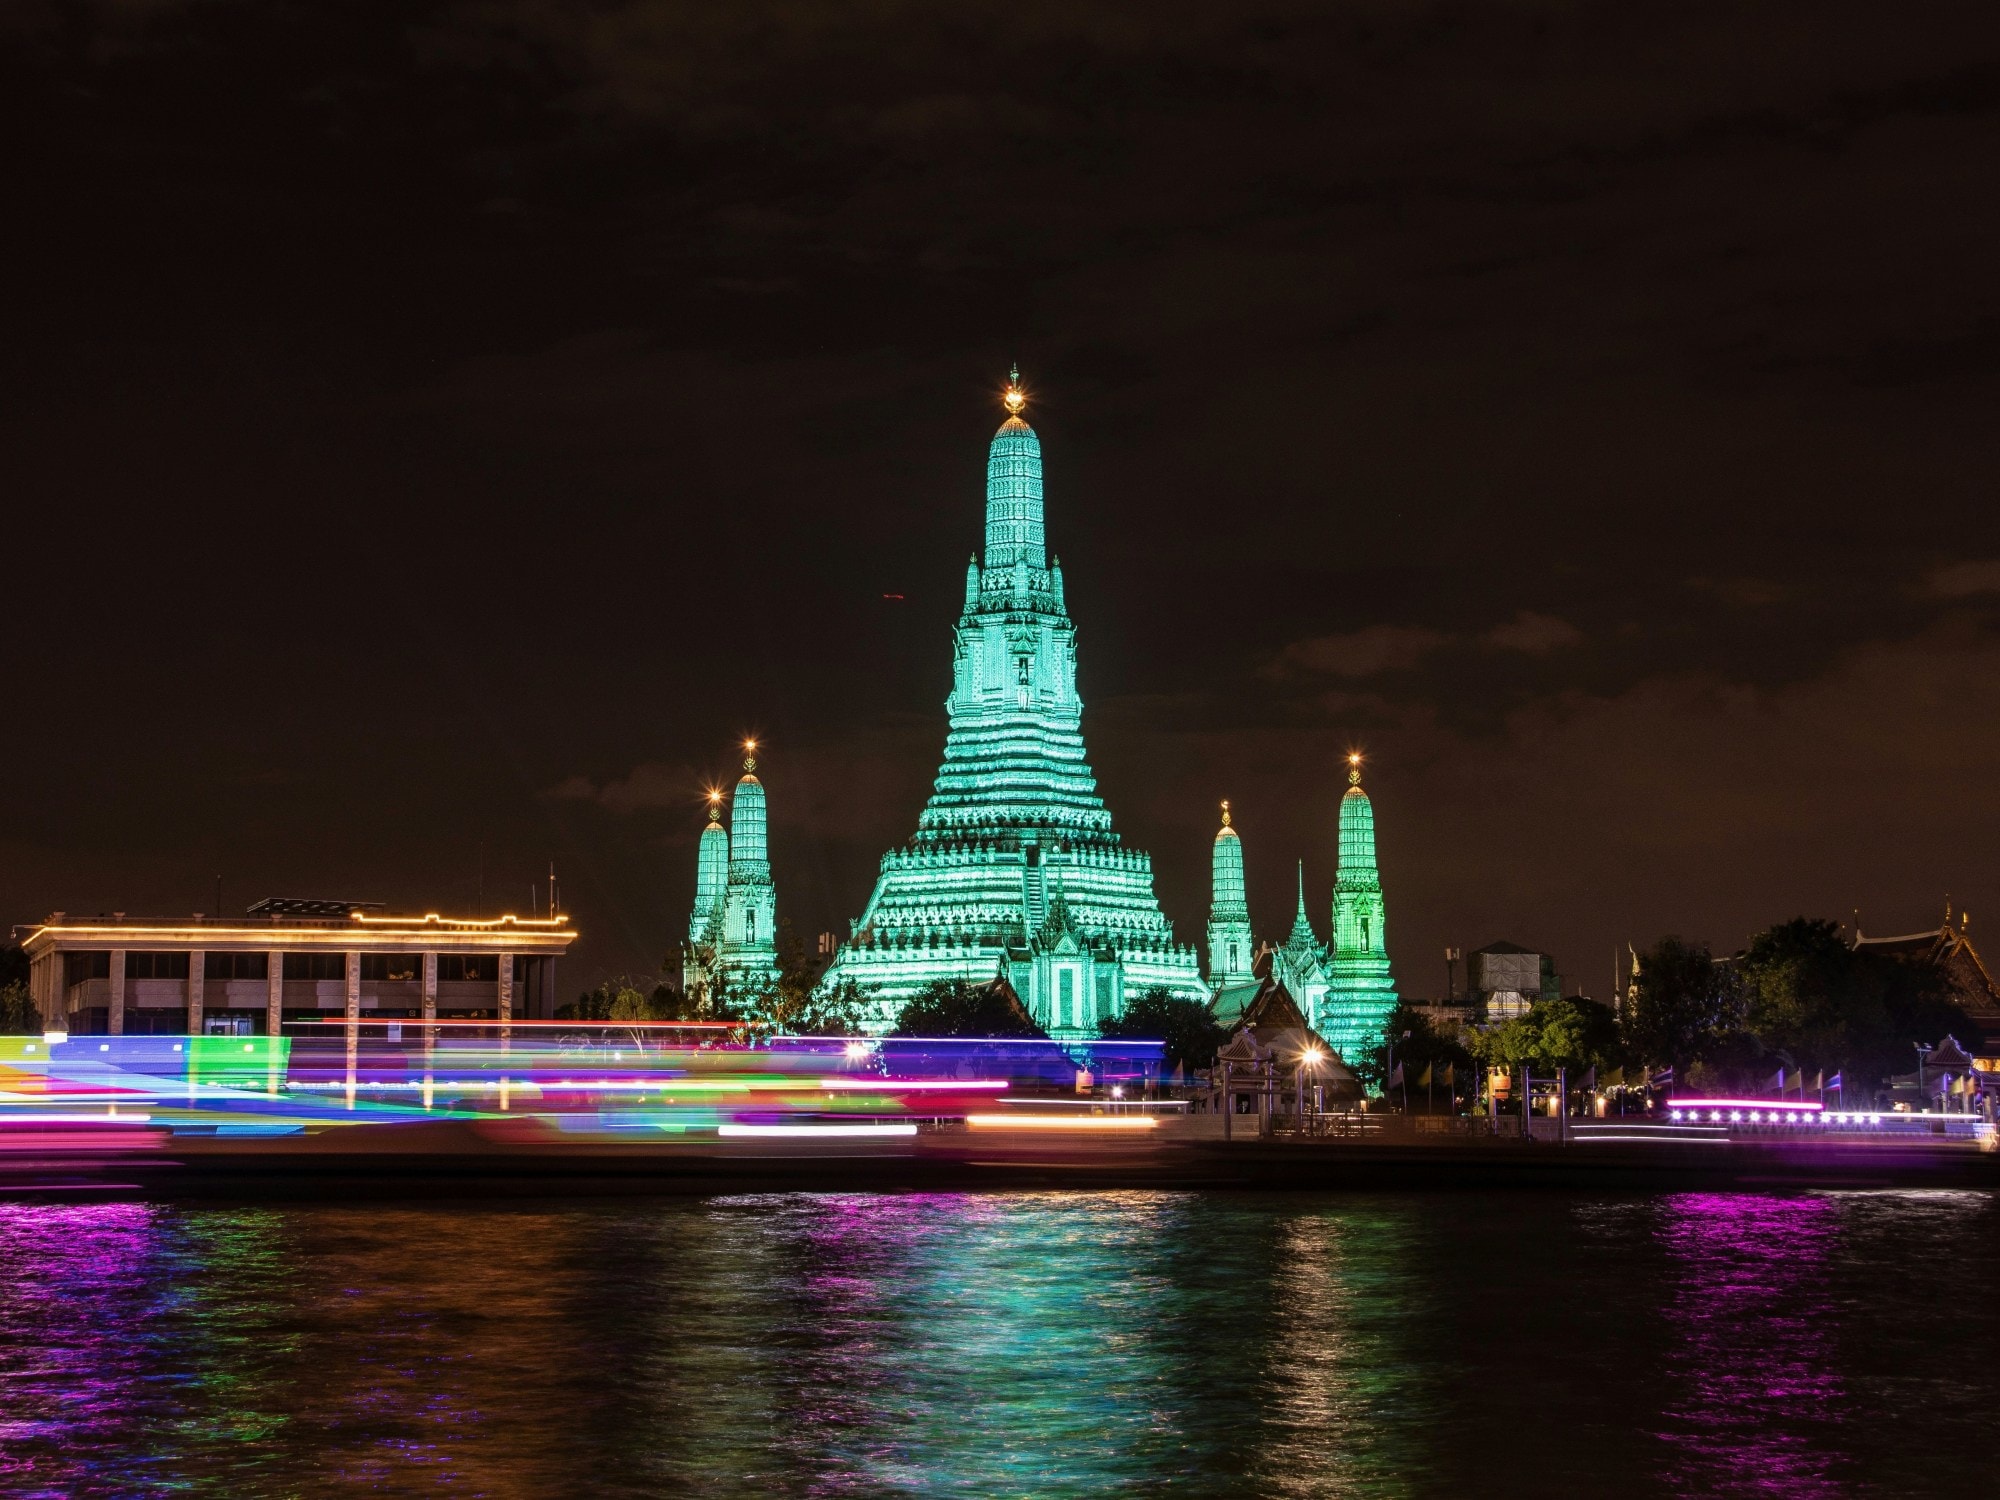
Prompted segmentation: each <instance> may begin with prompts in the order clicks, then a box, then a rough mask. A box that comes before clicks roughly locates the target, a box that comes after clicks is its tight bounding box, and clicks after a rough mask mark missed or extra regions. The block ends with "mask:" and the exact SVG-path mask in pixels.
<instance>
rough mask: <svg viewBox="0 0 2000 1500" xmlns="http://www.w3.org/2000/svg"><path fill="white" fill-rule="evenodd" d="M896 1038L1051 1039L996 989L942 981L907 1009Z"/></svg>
mask: <svg viewBox="0 0 2000 1500" xmlns="http://www.w3.org/2000/svg"><path fill="white" fill-rule="evenodd" d="M890 1035H892V1036H1005V1037H1047V1035H1048V1033H1047V1032H1046V1031H1043V1030H1042V1028H1041V1027H1039V1026H1037V1025H1036V1024H1035V1023H1034V1022H1033V1021H1031V1020H1029V1019H1028V1018H1027V1016H1026V1015H1025V1013H1023V1012H1022V1011H1021V1010H1019V1009H1018V1008H1017V1007H1016V1006H1015V1005H1013V1004H1011V1003H1010V1002H1009V1000H1008V998H1007V996H1006V994H1005V992H1003V991H1002V990H1000V989H999V988H998V987H997V986H995V985H990V984H973V983H971V982H970V981H969V980H964V979H940V980H938V981H936V982H935V983H933V984H930V985H927V986H926V987H925V988H924V990H923V992H922V993H921V994H919V995H917V996H916V998H914V999H913V1000H911V1001H910V1002H909V1003H908V1004H907V1005H905V1006H904V1007H903V1009H902V1011H901V1013H900V1014H898V1015H897V1017H896V1024H895V1027H894V1029H893V1030H892V1031H891V1032H890Z"/></svg>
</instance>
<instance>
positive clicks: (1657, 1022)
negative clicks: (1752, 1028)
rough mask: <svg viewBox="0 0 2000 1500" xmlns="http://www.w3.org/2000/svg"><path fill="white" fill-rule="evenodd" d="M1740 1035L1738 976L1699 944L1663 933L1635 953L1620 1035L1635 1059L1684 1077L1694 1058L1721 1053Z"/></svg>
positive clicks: (1741, 1021) (1741, 1023)
mask: <svg viewBox="0 0 2000 1500" xmlns="http://www.w3.org/2000/svg"><path fill="white" fill-rule="evenodd" d="M1742 1034H1743V1003H1742V994H1741V987H1740V985H1739V984H1738V983H1737V976H1736V974H1735V972H1734V970H1733V969H1732V968H1731V966H1729V965H1728V964H1719V963H1717V962H1716V961H1715V957H1714V955H1713V954H1711V953H1710V952H1709V951H1708V947H1707V945H1706V944H1703V943H1687V942H1683V941H1682V940H1681V939H1679V938H1677V937H1663V938H1661V939H1660V941H1659V942H1658V943H1656V944H1654V945H1653V946H1652V947H1651V948H1649V949H1647V950H1646V952H1644V953H1642V954H1641V955H1640V956H1639V979H1638V984H1637V987H1636V993H1635V994H1634V996H1633V999H1632V1004H1631V1008H1630V1013H1629V1014H1628V1015H1627V1016H1626V1020H1625V1038H1626V1041H1627V1042H1628V1043H1629V1044H1630V1045H1631V1047H1632V1049H1633V1050H1634V1051H1635V1052H1636V1053H1637V1054H1638V1057H1639V1060H1641V1061H1644V1062H1647V1063H1655V1064H1664V1065H1666V1066H1669V1067H1672V1068H1673V1069H1674V1070H1675V1073H1676V1076H1679V1077H1684V1076H1685V1075H1686V1072H1687V1070H1688V1068H1690V1067H1691V1066H1693V1064H1694V1063H1696V1062H1697V1061H1699V1060H1701V1059H1703V1058H1707V1057H1715V1056H1719V1055H1722V1054H1723V1053H1724V1052H1725V1051H1726V1050H1727V1049H1728V1047H1729V1045H1730V1043H1731V1042H1732V1041H1733V1040H1735V1039H1737V1038H1740V1037H1741V1036H1742Z"/></svg>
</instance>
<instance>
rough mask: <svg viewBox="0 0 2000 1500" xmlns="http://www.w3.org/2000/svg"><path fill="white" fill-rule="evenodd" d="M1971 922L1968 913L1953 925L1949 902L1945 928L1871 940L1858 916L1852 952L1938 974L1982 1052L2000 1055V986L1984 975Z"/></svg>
mask: <svg viewBox="0 0 2000 1500" xmlns="http://www.w3.org/2000/svg"><path fill="white" fill-rule="evenodd" d="M1971 922H1972V919H1971V917H1970V916H1968V915H1967V914H1966V913H1965V912H1960V913H1959V914H1958V921H1957V922H1956V924H1954V923H1953V921H1952V910H1951V903H1950V902H1949V901H1947V902H1945V908H1944V923H1943V925H1942V926H1939V927H1936V928H1932V929H1929V930H1927V931H1924V932H1907V933H1903V934H1901V935H1900V936H1897V937H1867V936H1864V935H1863V934H1862V931H1861V921H1860V917H1859V915H1858V914H1857V916H1856V918H1855V923H1854V947H1855V949H1856V951H1857V952H1866V953H1879V954H1882V955H1884V956H1886V957H1889V958H1896V959H1900V960H1902V961H1903V962H1905V963H1912V964H1921V965H1925V966H1928V967H1930V968H1932V969H1935V970H1936V971H1937V972H1938V974H1939V975H1940V976H1941V977H1942V979H1943V981H1944V989H1945V993H1946V995H1947V996H1948V997H1949V998H1950V999H1951V1001H1952V1002H1953V1003H1954V1004H1956V1005H1957V1006H1958V1007H1959V1008H1960V1009H1961V1010H1963V1011H1964V1012H1965V1013H1966V1015H1967V1016H1968V1017H1969V1018H1970V1019H1971V1021H1972V1023H1973V1025H1974V1026H1976V1027H1978V1029H1979V1034H1978V1043H1977V1045H1978V1047H1979V1049H1980V1051H1981V1053H1982V1054H1983V1055H1992V1054H1996V1053H2000V985H1995V984H1994V982H1993V976H1992V975H1991V974H1989V973H1988V972H1987V971H1986V964H1985V962H1984V961H1983V960H1982V959H1981V958H1980V956H1979V950H1978V949H1976V948H1974V947H1973V946H1972V938H1971V935H1970V934H1969V932H1968V931H1967V929H1968V928H1969V927H1970V926H1971Z"/></svg>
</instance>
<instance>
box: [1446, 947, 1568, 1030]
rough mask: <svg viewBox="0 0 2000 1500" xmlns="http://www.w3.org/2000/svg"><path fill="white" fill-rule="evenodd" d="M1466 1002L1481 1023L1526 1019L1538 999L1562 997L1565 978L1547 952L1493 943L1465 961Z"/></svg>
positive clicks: (1467, 957) (1473, 953)
mask: <svg viewBox="0 0 2000 1500" xmlns="http://www.w3.org/2000/svg"><path fill="white" fill-rule="evenodd" d="M1465 988H1466V1000H1467V1003H1468V1004H1469V1005H1470V1007H1471V1009H1472V1014H1473V1016H1474V1017H1475V1018H1476V1019H1478V1020H1481V1021H1486V1022H1493V1021H1511V1020H1513V1019H1514V1018H1515V1017H1516V1016H1525V1015H1526V1014H1527V1013H1528V1008H1529V1007H1530V1006H1532V1005H1533V1004H1534V1003H1535V1002H1536V1001H1537V1000H1555V999H1558V998H1560V997H1561V995H1562V975H1560V974H1558V973H1557V972H1556V961H1555V959H1553V958H1552V957H1550V956H1549V955H1548V954H1546V953H1537V952H1535V951H1534V950H1533V949H1531V948H1523V947H1522V946H1521V945H1520V944H1519V943H1508V942H1494V943H1488V944H1487V945H1486V946H1485V947H1484V948H1474V949H1473V950H1472V952H1471V953H1469V954H1467V955H1466V959H1465Z"/></svg>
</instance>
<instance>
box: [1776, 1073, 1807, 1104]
mask: <svg viewBox="0 0 2000 1500" xmlns="http://www.w3.org/2000/svg"><path fill="white" fill-rule="evenodd" d="M1778 1072H1779V1073H1780V1075H1783V1074H1784V1072H1785V1070H1784V1069H1783V1068H1780V1069H1778ZM1793 1089H1797V1090H1798V1091H1799V1097H1800V1098H1801V1099H1803V1098H1805V1096H1806V1070H1805V1069H1804V1068H1794V1069H1793V1070H1792V1071H1791V1074H1790V1075H1789V1076H1787V1077H1785V1087H1784V1089H1783V1091H1782V1093H1781V1094H1780V1097H1781V1098H1782V1097H1783V1096H1784V1095H1785V1094H1789V1093H1791V1091H1792V1090H1793Z"/></svg>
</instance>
